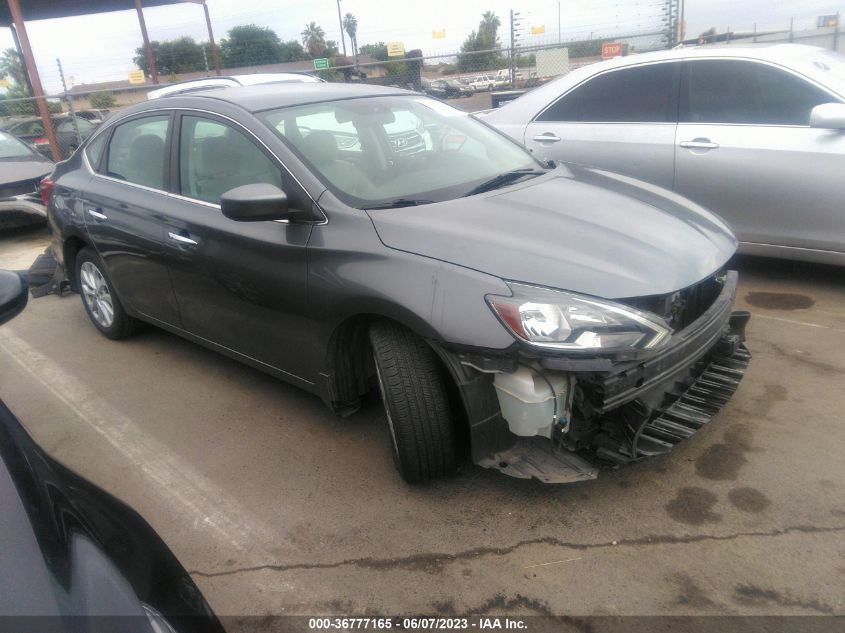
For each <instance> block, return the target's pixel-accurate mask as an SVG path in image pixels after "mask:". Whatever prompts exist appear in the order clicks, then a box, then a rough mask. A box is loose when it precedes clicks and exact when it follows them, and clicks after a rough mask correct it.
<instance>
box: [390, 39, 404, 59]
mask: <svg viewBox="0 0 845 633" xmlns="http://www.w3.org/2000/svg"><path fill="white" fill-rule="evenodd" d="M404 54H405V44H403V43H402V42H388V43H387V56H388V57H401V56H402V55H404Z"/></svg>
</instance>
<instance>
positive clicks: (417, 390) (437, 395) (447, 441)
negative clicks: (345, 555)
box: [370, 322, 457, 484]
mask: <svg viewBox="0 0 845 633" xmlns="http://www.w3.org/2000/svg"><path fill="white" fill-rule="evenodd" d="M370 342H371V343H372V348H373V356H374V359H375V365H376V374H377V377H378V383H379V390H380V391H381V397H382V402H383V403H384V410H385V414H386V417H387V427H388V431H389V433H390V440H391V446H392V450H393V460H394V463H395V464H396V468H397V470H398V471H399V474H400V475H402V478H403V479H404V480H405V481H407V482H408V483H411V484H418V483H425V482H428V481H431V480H432V479H436V478H438V477H442V476H443V475H446V474H447V473H450V472H452V471H453V470H454V468H455V462H456V453H457V450H456V437H455V420H454V415H453V413H452V410H451V407H450V406H449V398H448V393H447V390H446V383H445V380H446V377H445V376H444V375H443V371H442V368H441V366H440V364H439V363H438V360H437V357H436V356H435V354H434V351H433V350H432V349H431V348H430V347H429V346H428V345H427V344H426V343H425V341H423V340H422V339H421V338H419V337H418V336H416V335H415V334H414V333H413V332H411V331H409V330H407V329H405V328H404V327H402V326H400V325H398V324H395V323H389V322H382V323H376V324H374V325H373V326H372V327H371V328H370Z"/></svg>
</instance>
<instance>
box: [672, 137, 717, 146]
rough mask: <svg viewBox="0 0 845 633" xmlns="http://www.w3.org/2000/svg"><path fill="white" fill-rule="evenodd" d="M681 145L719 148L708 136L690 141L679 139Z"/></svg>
mask: <svg viewBox="0 0 845 633" xmlns="http://www.w3.org/2000/svg"><path fill="white" fill-rule="evenodd" d="M680 145H681V147H685V148H687V149H719V144H718V143H714V142H712V141H711V140H710V139H709V138H696V139H693V140H691V141H681V143H680Z"/></svg>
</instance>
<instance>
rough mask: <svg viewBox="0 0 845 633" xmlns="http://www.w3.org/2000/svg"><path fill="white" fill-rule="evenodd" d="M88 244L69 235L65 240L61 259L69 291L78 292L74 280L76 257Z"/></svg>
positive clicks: (75, 280) (77, 286) (77, 285)
mask: <svg viewBox="0 0 845 633" xmlns="http://www.w3.org/2000/svg"><path fill="white" fill-rule="evenodd" d="M87 247H88V244H87V242H85V241H84V240H82V239H80V238H78V237H76V236H75V235H71V236H70V237H69V238H67V239H66V240H65V243H64V246H63V253H62V254H63V258H64V262H65V276H66V277H67V279H68V281H69V282H70V287H71V290H73V291H74V292H79V284H78V283H77V279H76V256H77V255H78V254H79V251H81V250H82V249H83V248H87Z"/></svg>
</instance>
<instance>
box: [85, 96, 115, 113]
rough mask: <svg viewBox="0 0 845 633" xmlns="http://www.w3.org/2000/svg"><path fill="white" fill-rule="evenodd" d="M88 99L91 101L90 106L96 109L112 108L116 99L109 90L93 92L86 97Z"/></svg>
mask: <svg viewBox="0 0 845 633" xmlns="http://www.w3.org/2000/svg"><path fill="white" fill-rule="evenodd" d="M88 101H90V102H91V107H92V108H97V109H98V110H107V109H108V108H113V107H114V106H115V104H116V103H117V99H115V98H114V95H113V94H112V93H110V92H95V93H94V94H92V95H91V96H90V97H88Z"/></svg>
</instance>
